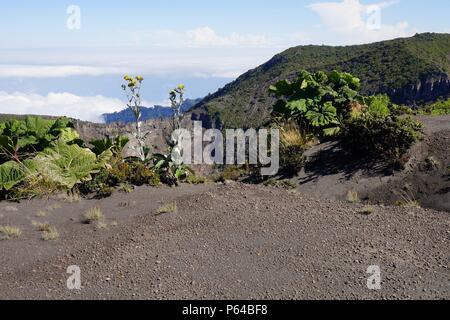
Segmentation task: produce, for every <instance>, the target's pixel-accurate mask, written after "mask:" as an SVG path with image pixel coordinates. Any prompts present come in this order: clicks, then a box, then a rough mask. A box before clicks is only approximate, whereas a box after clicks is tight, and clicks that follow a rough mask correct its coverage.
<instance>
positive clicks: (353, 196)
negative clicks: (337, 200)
mask: <svg viewBox="0 0 450 320" xmlns="http://www.w3.org/2000/svg"><path fill="white" fill-rule="evenodd" d="M346 199H347V201H348V202H350V203H357V202H359V196H358V192H356V191H355V190H349V191H348V192H347V197H346Z"/></svg>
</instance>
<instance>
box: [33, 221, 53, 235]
mask: <svg viewBox="0 0 450 320" xmlns="http://www.w3.org/2000/svg"><path fill="white" fill-rule="evenodd" d="M31 225H32V226H33V227H35V228H36V230H37V231H40V232H44V231H48V230H50V229H51V227H52V226H51V225H50V224H48V223H46V222H45V223H42V222H37V221H32V222H31Z"/></svg>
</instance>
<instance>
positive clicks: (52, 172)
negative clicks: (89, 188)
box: [34, 143, 111, 189]
mask: <svg viewBox="0 0 450 320" xmlns="http://www.w3.org/2000/svg"><path fill="white" fill-rule="evenodd" d="M110 155H111V154H110V151H109V153H105V154H102V156H101V157H99V158H97V157H96V155H95V153H93V152H92V151H91V150H89V149H87V148H81V147H79V146H78V145H67V144H65V143H59V144H58V145H56V146H55V147H54V148H48V149H45V150H44V151H43V152H42V153H40V154H38V155H37V156H36V158H35V159H34V161H35V163H36V166H37V171H38V172H39V173H40V174H41V175H42V176H43V177H44V178H45V179H47V180H49V181H53V182H55V183H58V184H60V185H61V186H64V187H66V188H68V189H72V188H73V187H74V186H75V185H76V184H77V183H80V182H82V181H87V180H90V179H91V174H93V173H96V172H98V170H99V169H101V168H102V167H104V166H105V164H106V163H107V161H108V158H110Z"/></svg>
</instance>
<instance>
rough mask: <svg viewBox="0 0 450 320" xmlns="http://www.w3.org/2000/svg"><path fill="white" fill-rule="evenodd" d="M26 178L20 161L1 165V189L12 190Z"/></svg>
mask: <svg viewBox="0 0 450 320" xmlns="http://www.w3.org/2000/svg"><path fill="white" fill-rule="evenodd" d="M24 178H25V171H24V168H23V167H22V166H21V165H20V164H19V163H17V162H14V161H9V162H6V163H4V164H2V165H0V190H6V191H8V190H11V189H12V188H13V187H14V186H16V185H17V184H19V183H20V182H22V181H23V179H24Z"/></svg>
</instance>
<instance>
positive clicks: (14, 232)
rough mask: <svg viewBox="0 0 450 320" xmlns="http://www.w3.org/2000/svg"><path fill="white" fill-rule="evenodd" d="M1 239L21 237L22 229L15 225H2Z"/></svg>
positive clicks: (0, 230)
mask: <svg viewBox="0 0 450 320" xmlns="http://www.w3.org/2000/svg"><path fill="white" fill-rule="evenodd" d="M0 234H1V235H2V236H1V237H0V240H10V239H17V238H20V236H21V235H22V230H20V229H19V228H16V227H13V226H0Z"/></svg>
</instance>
